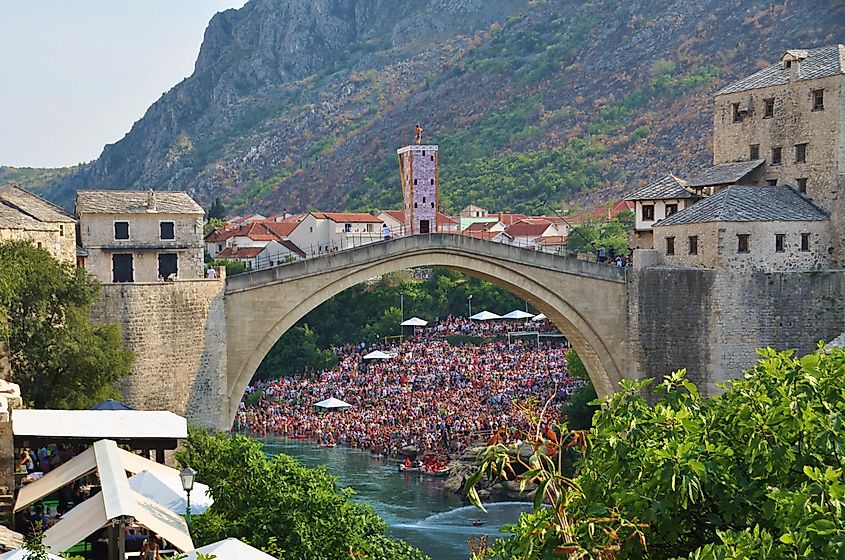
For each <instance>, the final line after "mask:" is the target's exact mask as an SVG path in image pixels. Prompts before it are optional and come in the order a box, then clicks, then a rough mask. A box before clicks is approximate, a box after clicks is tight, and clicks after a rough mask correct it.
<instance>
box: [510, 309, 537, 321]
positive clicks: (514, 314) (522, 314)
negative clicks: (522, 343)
mask: <svg viewBox="0 0 845 560" xmlns="http://www.w3.org/2000/svg"><path fill="white" fill-rule="evenodd" d="M533 317H534V314H533V313H528V312H526V311H520V310H519V309H514V310H513V311H511V312H510V313H506V314H504V315H502V319H531V318H533Z"/></svg>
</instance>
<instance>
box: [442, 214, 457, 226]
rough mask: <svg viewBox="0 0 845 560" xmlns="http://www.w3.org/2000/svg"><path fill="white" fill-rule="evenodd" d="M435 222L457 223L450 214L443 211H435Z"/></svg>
mask: <svg viewBox="0 0 845 560" xmlns="http://www.w3.org/2000/svg"><path fill="white" fill-rule="evenodd" d="M437 223H438V224H441V225H442V224H457V223H458V221H457V220H456V219H455V218H453V217H451V216H447V215H446V214H444V213H443V212H438V213H437Z"/></svg>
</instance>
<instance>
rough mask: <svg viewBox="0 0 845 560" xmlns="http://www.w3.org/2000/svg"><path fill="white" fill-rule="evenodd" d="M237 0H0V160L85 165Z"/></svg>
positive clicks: (189, 66)
mask: <svg viewBox="0 0 845 560" xmlns="http://www.w3.org/2000/svg"><path fill="white" fill-rule="evenodd" d="M245 3H246V0H0V165H14V166H18V167H23V166H37V167H58V166H64V165H73V164H76V163H80V162H87V161H90V160H92V159H95V158H96V157H97V156H99V155H100V152H101V151H102V149H103V146H104V145H105V144H109V143H113V142H115V141H117V140H119V139H120V138H122V137H123V135H124V134H126V133H127V132H128V131H129V129H130V128H131V127H132V123H134V122H135V121H137V120H138V119H140V118H141V117H142V116H143V114H144V111H146V109H147V107H149V106H150V105H151V104H152V103H153V102H154V101H155V100H156V99H158V98H159V97H160V96H161V94H162V93H163V92H165V91H167V90H168V89H170V88H171V87H173V86H174V85H176V84H177V83H178V82H179V81H180V80H182V79H183V78H185V77H186V76H189V75H190V74H191V72H193V68H194V61H195V60H196V57H197V54H198V53H199V48H200V44H201V43H202V36H203V32H204V31H205V27H206V25H207V24H208V21H209V20H210V19H211V16H213V15H214V14H215V13H217V12H219V11H223V10H225V9H227V8H239V7H241V6H243V5H244V4H245Z"/></svg>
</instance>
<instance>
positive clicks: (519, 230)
mask: <svg viewBox="0 0 845 560" xmlns="http://www.w3.org/2000/svg"><path fill="white" fill-rule="evenodd" d="M550 225H552V223H551V222H550V221H549V220H546V219H544V218H527V219H525V220H520V221H518V222H516V223H515V224H513V225H511V226H509V227H508V228H507V229H506V230H505V231H506V232H507V233H508V235H512V236H514V237H527V236H538V235H542V233H543V232H544V231H546V230H547V229H548V228H549V226H550Z"/></svg>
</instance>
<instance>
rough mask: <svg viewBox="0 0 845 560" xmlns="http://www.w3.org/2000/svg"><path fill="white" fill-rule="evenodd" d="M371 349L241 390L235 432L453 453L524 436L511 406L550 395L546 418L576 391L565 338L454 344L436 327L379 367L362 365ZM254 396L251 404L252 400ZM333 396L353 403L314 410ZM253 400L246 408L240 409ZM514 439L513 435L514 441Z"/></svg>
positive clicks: (351, 349) (524, 425)
mask: <svg viewBox="0 0 845 560" xmlns="http://www.w3.org/2000/svg"><path fill="white" fill-rule="evenodd" d="M373 349H374V347H372V346H370V347H362V346H361V345H359V346H347V347H343V348H340V349H337V350H336V353H337V355H338V365H337V366H336V367H335V368H333V369H332V370H330V371H325V372H320V373H319V374H317V375H315V376H301V377H289V378H282V379H278V380H273V381H264V382H257V383H254V384H253V385H251V386H250V387H249V388H248V390H247V396H246V397H245V399H244V402H242V403H241V406H240V410H239V412H238V414H237V416H236V419H235V426H234V429H235V430H237V431H244V432H251V433H255V434H257V435H262V436H280V435H287V436H290V437H307V438H310V439H313V440H317V441H320V442H321V443H330V444H332V443H337V444H340V445H348V446H351V447H356V448H362V449H367V450H370V451H372V452H374V453H379V454H383V455H389V456H397V455H399V454H400V452H401V451H402V449H403V448H406V447H407V446H413V447H415V448H417V449H419V450H420V451H421V452H422V453H437V454H449V453H455V452H459V451H461V450H462V449H464V448H466V447H467V445H469V444H470V443H472V442H473V441H476V440H478V439H479V438H484V437H485V436H486V435H488V434H490V433H491V432H492V431H495V430H498V429H499V428H502V427H508V428H516V429H522V430H524V429H528V428H530V427H531V426H530V423H529V420H528V418H526V417H525V415H524V414H523V413H521V412H520V411H519V410H517V409H516V408H515V407H514V406H513V405H512V403H513V401H514V400H518V401H525V400H526V399H529V398H533V399H535V400H537V401H539V402H544V401H545V400H546V399H548V398H550V397H551V396H552V395H555V398H554V400H555V402H554V404H555V406H551V407H549V409H548V412H547V414H548V415H549V417H548V419H549V420H551V419H552V418H554V417H555V416H556V415H557V410H558V406H559V404H560V403H562V402H563V401H565V400H566V399H567V398H568V397H569V396H570V395H571V393H572V391H573V390H574V389H575V388H576V386H577V383H578V382H577V381H576V380H574V379H573V378H572V377H571V376H569V374H568V373H567V371H566V351H567V349H568V347H567V344H566V342H565V340H561V341H558V342H540V343H539V345H538V343H537V342H536V341H534V340H531V341H527V340H524V341H520V342H514V343H512V344H508V343H507V342H505V341H495V342H494V341H491V342H485V343H483V344H481V345H464V346H460V347H458V346H451V345H450V344H449V343H448V342H446V341H445V340H443V339H442V338H441V336H438V334H437V333H436V331H435V329H434V328H432V329H426V330H425V331H424V336H422V337H418V338H415V339H411V340H405V341H403V342H402V343H400V344H396V345H394V346H391V347H381V349H382V350H385V351H389V352H395V353H396V356H395V357H394V358H391V359H386V360H377V361H372V360H363V356H364V354H366V353H367V352H369V351H371V350H373ZM255 391H260V392H262V396H261V397H260V398H258V399H257V400H256V399H255V397H252V398H250V394H251V393H253V392H255ZM329 397H335V398H338V399H341V400H343V401H345V402H347V403H349V404H350V405H352V407H351V408H349V409H347V410H343V411H321V410H318V409H316V408H315V407H314V403H316V402H318V401H320V400H323V399H326V398H329ZM247 401H249V402H252V403H253V404H251V405H250V406H246V404H245V402H247ZM517 437H518V436H517Z"/></svg>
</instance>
